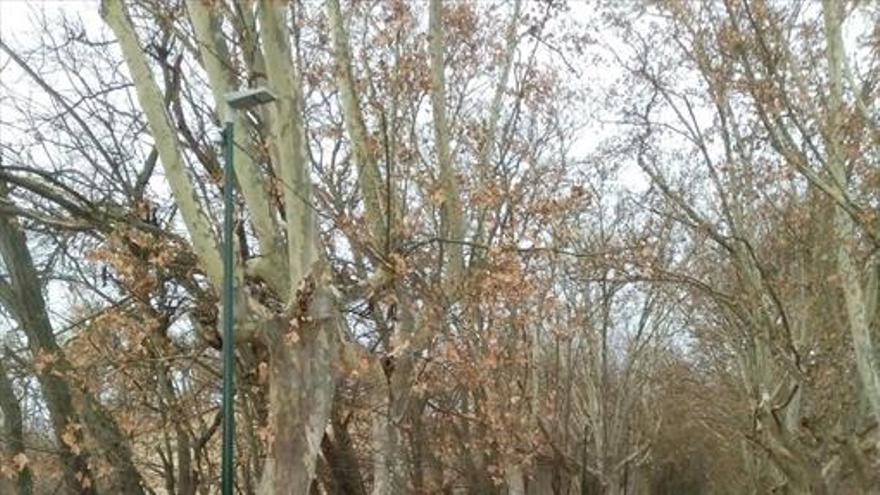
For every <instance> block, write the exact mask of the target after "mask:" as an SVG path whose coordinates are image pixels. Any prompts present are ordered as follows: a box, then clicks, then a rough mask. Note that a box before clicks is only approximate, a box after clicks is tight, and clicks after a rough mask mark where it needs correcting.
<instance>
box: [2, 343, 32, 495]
mask: <svg viewBox="0 0 880 495" xmlns="http://www.w3.org/2000/svg"><path fill="white" fill-rule="evenodd" d="M0 413H2V415H3V416H2V420H3V421H2V422H3V441H4V444H5V448H4V449H3V450H2V452H3V454H5V455H6V456H8V457H9V458H10V459H12V460H13V461H15V460H16V459H19V460H24V459H27V457H21V456H26V454H25V452H24V435H23V432H22V419H21V407H20V406H19V404H18V399H17V398H16V397H15V391H14V390H13V389H12V382H11V381H10V379H9V376H8V375H7V374H6V369H5V368H4V366H3V360H2V359H0ZM0 478H2V476H0ZM5 482H6V480H5V479H4V480H0V488H2V489H3V490H4V491H3V493H6V492H7V491H8V492H9V493H12V492H13V488H12V486H9V487H4V486H3V484H2V483H5ZM10 485H12V483H10ZM14 485H15V488H14V490H15V493H18V494H19V495H30V494H31V493H33V477H32V476H31V468H30V467H29V466H28V465H27V463H26V461H24V462H23V465H21V466H20V468H18V473H17V474H16V475H15V483H14Z"/></svg>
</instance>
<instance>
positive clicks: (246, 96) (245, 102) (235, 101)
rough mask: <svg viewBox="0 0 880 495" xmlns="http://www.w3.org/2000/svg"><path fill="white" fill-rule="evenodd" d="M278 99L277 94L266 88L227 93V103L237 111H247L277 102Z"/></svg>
mask: <svg viewBox="0 0 880 495" xmlns="http://www.w3.org/2000/svg"><path fill="white" fill-rule="evenodd" d="M276 99H277V98H276V97H275V94H273V93H272V92H271V91H269V88H266V87H264V86H260V87H258V88H248V89H242V90H240V91H233V92H231V93H226V103H227V104H229V106H230V107H232V108H234V109H235V110H247V109H248V108H252V107H255V106H257V105H263V104H265V103H269V102H272V101H275V100H276Z"/></svg>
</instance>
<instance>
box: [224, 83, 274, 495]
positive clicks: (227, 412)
mask: <svg viewBox="0 0 880 495" xmlns="http://www.w3.org/2000/svg"><path fill="white" fill-rule="evenodd" d="M225 100H226V112H225V120H226V122H225V125H224V128H223V158H224V160H223V162H224V163H223V445H222V449H223V452H222V459H221V464H220V466H221V468H220V469H221V477H220V490H221V493H222V495H232V482H233V478H234V474H235V464H234V455H235V452H234V451H235V415H234V411H235V409H234V405H235V388H234V376H235V373H234V371H235V342H234V340H235V337H234V335H233V323H232V318H233V313H232V306H233V304H234V299H235V298H234V296H233V290H234V289H235V287H234V283H233V282H234V277H233V269H234V267H235V265H234V263H235V261H234V258H233V255H232V254H233V249H232V245H233V244H232V243H233V242H234V240H233V235H232V231H233V216H234V208H235V207H234V203H233V189H234V188H235V179H234V178H233V170H234V163H233V161H234V158H233V157H234V150H235V139H234V136H235V130H234V128H235V116H236V112H238V111H239V110H247V109H249V108H253V107H255V106H257V105H262V104H264V103H269V102H271V101H274V100H275V95H274V94H272V92H271V91H269V90H268V89H267V88H264V87H259V88H250V89H243V90H241V91H233V92H230V93H227V94H226V96H225Z"/></svg>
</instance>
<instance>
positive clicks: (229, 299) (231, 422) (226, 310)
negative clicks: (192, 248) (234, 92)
mask: <svg viewBox="0 0 880 495" xmlns="http://www.w3.org/2000/svg"><path fill="white" fill-rule="evenodd" d="M228 111H230V112H232V111H234V110H232V109H231V108H230V109H228ZM233 126H234V124H233V123H232V121H231V120H230V121H228V122H226V127H225V129H224V130H223V158H224V160H223V161H224V163H223V240H224V243H223V446H222V448H223V454H222V458H221V464H220V466H221V478H220V491H221V494H222V495H232V487H233V481H234V478H235V463H234V457H235V383H234V382H235V380H234V378H235V373H234V372H235V342H234V341H235V337H234V335H233V321H232V320H233V314H232V306H233V301H234V297H233V293H232V291H233V289H234V284H233V275H232V270H233V263H234V261H233V257H232V253H233V249H232V243H233V235H232V230H233V225H232V224H233V214H234V211H235V210H234V207H235V206H234V203H233V190H234V188H235V185H234V180H233V176H232V171H233V166H234V164H233V154H232V153H233V149H234V147H235V144H234V139H233Z"/></svg>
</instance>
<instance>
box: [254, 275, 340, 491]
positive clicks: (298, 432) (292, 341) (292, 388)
mask: <svg viewBox="0 0 880 495" xmlns="http://www.w3.org/2000/svg"><path fill="white" fill-rule="evenodd" d="M313 280H317V283H319V284H324V283H326V280H323V279H322V277H320V276H318V277H317V278H316V279H315V278H313V277H309V278H307V280H306V281H305V282H304V284H303V286H302V287H301V289H300V291H299V293H300V298H299V301H297V302H296V303H295V304H296V307H297V310H296V312H295V314H294V315H293V317H292V318H290V317H287V318H284V319H283V321H282V322H281V323H280V325H278V327H277V328H274V329H269V330H266V333H265V337H266V340H267V342H266V343H267V346H268V348H269V351H270V357H269V435H270V440H269V448H268V452H269V454H268V457H267V459H266V466H265V468H264V469H263V479H262V481H261V484H260V490H259V493H260V494H262V495H299V494H303V493H308V490H309V489H310V486H311V484H312V481H313V480H314V479H315V471H316V464H317V456H318V454H319V452H320V450H321V440H322V438H323V436H324V430H325V429H326V427H327V423H328V420H329V419H330V412H331V409H332V406H333V394H334V392H335V382H336V379H335V375H336V370H335V369H334V366H333V360H334V358H335V356H336V355H337V352H338V346H339V325H340V321H339V319H340V318H341V316H340V313H339V311H338V309H337V308H336V306H335V301H334V299H333V297H332V295H331V292H330V290H329V289H328V288H327V286H326V285H314V284H315V283H316V282H313Z"/></svg>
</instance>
